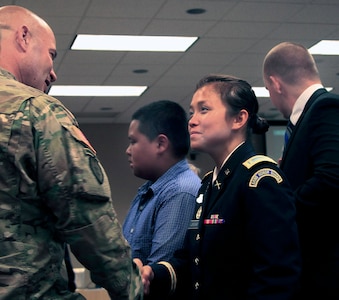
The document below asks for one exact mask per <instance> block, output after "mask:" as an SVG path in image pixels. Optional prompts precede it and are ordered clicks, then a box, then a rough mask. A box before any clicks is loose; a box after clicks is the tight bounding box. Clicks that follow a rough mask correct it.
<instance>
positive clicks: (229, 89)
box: [196, 74, 269, 134]
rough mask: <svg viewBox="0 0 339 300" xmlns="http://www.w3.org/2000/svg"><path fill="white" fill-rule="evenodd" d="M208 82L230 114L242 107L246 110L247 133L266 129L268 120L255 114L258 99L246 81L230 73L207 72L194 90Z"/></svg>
mask: <svg viewBox="0 0 339 300" xmlns="http://www.w3.org/2000/svg"><path fill="white" fill-rule="evenodd" d="M208 84H212V85H213V86H214V88H215V91H216V92H217V93H219V95H220V98H221V99H222V101H223V102H224V104H225V105H226V106H227V107H228V109H229V113H230V114H231V115H233V116H234V115H236V114H238V113H239V112H240V110H242V109H245V110H246V111H247V112H248V115H249V120H248V126H247V128H248V129H247V132H248V134H250V132H253V133H264V132H266V131H267V130H268V128H269V124H268V122H267V121H266V120H265V119H264V118H261V117H259V116H258V115H257V113H258V109H259V104H258V99H257V97H256V95H255V93H254V91H253V89H252V87H251V85H250V84H249V83H248V82H247V81H245V80H243V79H240V78H237V77H234V76H231V75H222V74H209V75H207V76H205V77H203V78H202V79H200V81H199V82H198V84H197V86H196V90H198V89H200V88H202V87H203V86H205V85H208ZM251 129H252V131H251Z"/></svg>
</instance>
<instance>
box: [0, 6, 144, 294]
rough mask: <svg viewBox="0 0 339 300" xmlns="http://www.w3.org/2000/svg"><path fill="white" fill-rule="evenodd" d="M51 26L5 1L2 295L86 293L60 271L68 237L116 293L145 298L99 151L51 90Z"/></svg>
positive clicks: (0, 75)
mask: <svg viewBox="0 0 339 300" xmlns="http://www.w3.org/2000/svg"><path fill="white" fill-rule="evenodd" d="M56 55H57V50H56V41H55V36H54V34H53V31H52V29H51V28H50V27H49V26H48V24H47V23H46V22H45V21H44V20H42V19H41V18H40V17H38V16H37V15H36V14H34V13H33V12H31V11H29V10H27V9H25V8H23V7H19V6H3V7H1V8H0V126H1V130H0V164H1V168H0V193H1V196H0V229H1V230H0V232H1V234H0V265H1V267H0V298H1V299H84V298H83V296H81V295H80V294H78V293H72V292H71V291H69V290H68V286H67V280H65V278H64V277H63V276H62V275H61V270H62V265H63V258H64V250H65V248H64V247H65V244H66V243H67V244H69V245H70V248H71V250H72V252H73V254H74V255H75V256H76V257H77V259H78V260H79V261H80V262H81V263H82V264H83V265H84V266H85V267H86V268H87V269H88V270H89V271H90V272H91V278H92V280H93V281H94V282H95V283H96V284H97V285H99V286H102V287H104V288H105V289H106V290H107V291H108V293H109V295H110V297H111V298H114V299H142V295H143V290H142V283H141V278H140V275H139V271H138V269H137V267H136V265H135V264H134V263H133V262H132V259H131V251H130V247H129V245H128V244H127V242H126V240H125V239H124V237H123V235H122V231H121V226H120V224H119V222H118V220H117V216H116V213H115V210H114V208H113V205H112V199H111V192H110V186H109V182H108V179H107V176H106V173H105V170H104V169H103V167H102V165H101V163H100V161H99V160H98V157H97V154H96V152H95V150H94V149H93V147H92V146H91V144H90V143H89V142H88V141H87V139H86V138H85V136H84V135H83V134H82V132H81V131H80V129H79V127H78V123H77V121H76V120H75V118H74V117H73V115H72V114H71V113H70V111H68V110H67V109H66V108H65V107H64V106H63V104H62V103H61V102H60V101H58V100H57V99H55V98H53V97H50V96H48V95H46V91H47V90H48V88H49V86H50V84H51V83H52V82H54V81H55V80H56V79H57V76H56V74H55V71H54V69H53V60H54V59H55V57H56Z"/></svg>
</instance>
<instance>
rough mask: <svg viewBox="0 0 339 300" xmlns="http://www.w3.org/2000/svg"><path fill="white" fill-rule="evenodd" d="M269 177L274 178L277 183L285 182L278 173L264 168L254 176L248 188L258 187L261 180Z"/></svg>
mask: <svg viewBox="0 0 339 300" xmlns="http://www.w3.org/2000/svg"><path fill="white" fill-rule="evenodd" d="M267 176H269V177H272V178H274V179H275V180H276V182H277V183H280V182H282V181H283V179H282V177H281V176H280V175H279V174H278V172H277V171H275V170H272V169H270V168H263V169H260V170H258V171H257V172H255V173H254V174H253V175H252V177H251V179H250V182H249V184H248V186H250V187H257V186H258V183H259V181H260V179H262V178H264V177H267Z"/></svg>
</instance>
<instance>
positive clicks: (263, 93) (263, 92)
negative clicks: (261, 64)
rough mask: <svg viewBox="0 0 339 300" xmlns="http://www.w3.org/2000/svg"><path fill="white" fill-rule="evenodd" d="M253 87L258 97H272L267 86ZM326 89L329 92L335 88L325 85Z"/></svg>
mask: <svg viewBox="0 0 339 300" xmlns="http://www.w3.org/2000/svg"><path fill="white" fill-rule="evenodd" d="M252 89H253V91H254V93H255V95H256V96H257V97H258V98H269V97H270V93H269V91H268V90H267V89H266V88H265V87H253V88H252ZM325 89H326V90H327V91H328V92H330V91H332V90H333V87H325Z"/></svg>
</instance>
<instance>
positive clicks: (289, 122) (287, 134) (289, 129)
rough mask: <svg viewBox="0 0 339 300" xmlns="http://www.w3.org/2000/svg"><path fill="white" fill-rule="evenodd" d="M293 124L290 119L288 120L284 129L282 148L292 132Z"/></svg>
mask: <svg viewBox="0 0 339 300" xmlns="http://www.w3.org/2000/svg"><path fill="white" fill-rule="evenodd" d="M293 128H294V125H293V124H292V122H291V120H289V121H288V123H287V127H286V131H285V144H284V149H286V146H287V143H288V140H289V138H290V136H291V134H292V131H293Z"/></svg>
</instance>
